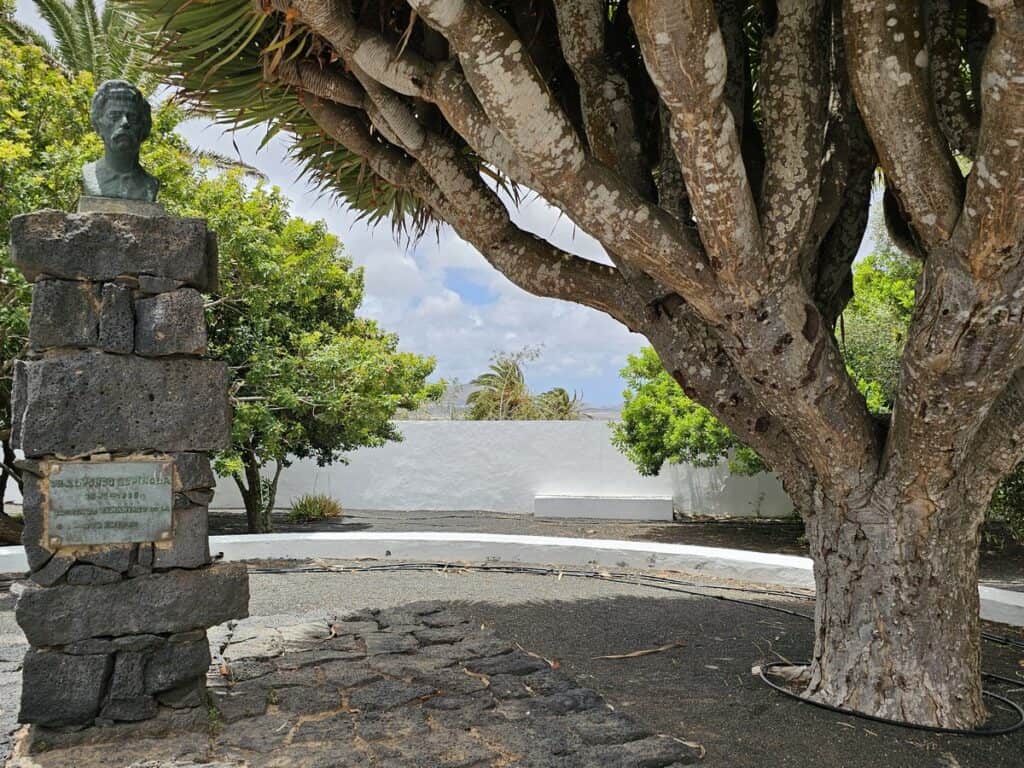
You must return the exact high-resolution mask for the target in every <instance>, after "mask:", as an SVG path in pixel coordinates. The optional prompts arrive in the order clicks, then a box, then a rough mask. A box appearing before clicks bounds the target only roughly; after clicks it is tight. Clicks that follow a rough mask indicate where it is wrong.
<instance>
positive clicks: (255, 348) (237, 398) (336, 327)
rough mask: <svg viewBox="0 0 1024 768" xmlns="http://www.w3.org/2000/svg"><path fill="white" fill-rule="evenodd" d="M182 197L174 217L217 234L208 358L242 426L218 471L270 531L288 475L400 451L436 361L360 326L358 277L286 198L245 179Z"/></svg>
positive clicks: (253, 521) (255, 526)
mask: <svg viewBox="0 0 1024 768" xmlns="http://www.w3.org/2000/svg"><path fill="white" fill-rule="evenodd" d="M186 186H187V187H188V188H187V190H184V189H183V190H181V191H180V192H179V193H172V194H173V196H174V199H175V202H174V204H173V206H172V209H173V210H174V211H175V212H176V213H179V214H180V215H188V216H202V217H203V218H205V219H206V220H207V222H208V226H209V227H210V228H211V229H212V230H213V231H215V232H218V233H219V237H218V244H219V249H220V288H219V291H218V294H217V296H216V298H215V300H214V301H213V302H212V304H211V306H210V308H209V310H208V312H207V316H208V317H207V320H208V326H209V332H210V341H209V354H210V355H211V356H212V357H215V358H217V359H220V360H224V361H226V362H227V363H228V366H229V367H230V369H231V372H232V400H233V403H234V412H235V415H234V421H233V423H232V447H231V449H230V450H229V451H228V452H226V453H224V454H222V455H221V456H220V457H219V458H218V461H217V470H218V472H220V473H221V474H229V475H231V476H232V477H234V478H235V480H236V482H237V483H238V486H239V489H240V490H241V492H242V496H243V498H244V499H245V503H246V510H247V512H248V513H249V517H250V529H252V530H260V531H269V530H270V525H271V524H270V512H271V511H272V510H273V507H274V503H275V495H276V482H277V478H278V477H279V475H280V472H281V470H282V469H283V468H284V467H287V466H288V465H289V464H290V463H291V462H292V461H293V460H294V459H296V458H300V459H301V458H307V457H309V458H314V459H315V460H316V461H317V462H318V463H320V464H329V463H332V462H335V461H339V460H342V461H343V460H344V458H343V457H344V454H345V453H346V452H348V451H352V450H354V449H356V448H359V447H363V446H367V447H368V446H378V445H383V444H384V443H385V442H388V441H390V440H401V439H402V438H401V433H400V432H399V430H398V428H397V427H396V425H395V424H394V422H393V421H392V417H393V416H394V415H395V412H396V411H397V410H399V409H407V410H414V409H415V408H417V407H419V406H420V405H421V404H422V403H423V402H424V401H425V400H427V399H431V398H436V397H437V396H439V395H440V393H441V389H442V385H441V384H428V383H427V381H426V380H427V378H428V377H429V376H430V374H431V373H432V372H433V370H434V361H433V359H432V358H424V357H420V356H418V355H414V354H412V353H409V352H400V351H399V350H398V337H397V336H396V335H394V334H392V333H387V332H385V331H383V330H382V329H380V328H379V327H378V326H377V324H376V323H375V322H373V321H371V320H367V319H365V318H361V317H358V316H357V314H356V311H357V309H358V308H359V305H360V304H361V302H362V299H363V273H362V270H361V269H355V268H353V266H352V262H351V261H350V260H349V259H348V258H347V257H345V256H344V255H343V251H342V248H341V244H340V243H339V242H338V240H337V238H336V237H334V236H333V235H331V234H329V233H328V232H327V231H326V230H325V228H324V225H323V224H322V223H310V222H307V221H304V220H303V219H301V218H298V217H294V216H291V215H289V213H288V205H287V202H286V201H285V199H284V198H283V197H282V195H281V194H280V192H279V191H277V190H275V189H266V188H264V187H263V186H262V185H258V186H257V187H256V188H255V189H252V190H250V189H248V188H247V187H246V185H245V184H243V182H242V178H241V176H240V172H238V171H235V172H229V173H227V174H224V175H221V176H218V177H214V178H207V179H203V180H201V181H200V182H199V183H198V184H197V183H189V184H186ZM165 194H166V191H165ZM267 464H270V465H271V467H272V470H271V478H270V480H269V482H265V481H264V479H263V478H262V476H261V472H260V470H261V469H262V468H263V467H264V465H267Z"/></svg>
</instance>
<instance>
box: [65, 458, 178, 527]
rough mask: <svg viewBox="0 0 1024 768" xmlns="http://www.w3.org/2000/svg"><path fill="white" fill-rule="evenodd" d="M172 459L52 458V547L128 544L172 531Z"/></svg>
mask: <svg viewBox="0 0 1024 768" xmlns="http://www.w3.org/2000/svg"><path fill="white" fill-rule="evenodd" d="M172 476H173V462H170V461H105V462H53V463H52V464H51V465H50V477H49V485H50V493H49V509H48V514H47V536H48V537H49V541H50V545H51V546H61V547H67V546H75V545H79V544H129V543H134V542H145V541H160V540H161V539H167V538H169V537H170V536H171V524H172V516H171V510H172V508H173V503H174V502H173V493H172V488H171V482H172Z"/></svg>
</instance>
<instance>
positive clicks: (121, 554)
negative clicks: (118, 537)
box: [78, 544, 135, 573]
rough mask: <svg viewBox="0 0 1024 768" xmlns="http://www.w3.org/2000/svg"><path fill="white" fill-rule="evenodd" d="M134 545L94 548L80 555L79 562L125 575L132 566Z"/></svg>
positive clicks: (81, 552)
mask: <svg viewBox="0 0 1024 768" xmlns="http://www.w3.org/2000/svg"><path fill="white" fill-rule="evenodd" d="M134 549H135V545H133V544H111V545H110V546H104V547H94V548H92V549H89V550H87V551H80V552H79V553H78V560H79V562H82V563H89V564H90V565H98V566H99V567H100V568H109V569H110V570H112V571H117V572H118V573H124V572H125V571H127V570H128V569H129V568H130V567H131V565H132V553H133V551H134Z"/></svg>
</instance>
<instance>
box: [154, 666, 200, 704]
mask: <svg viewBox="0 0 1024 768" xmlns="http://www.w3.org/2000/svg"><path fill="white" fill-rule="evenodd" d="M156 698H157V701H159V702H160V703H161V704H163V705H164V706H165V707H171V708H173V709H184V708H186V707H198V706H200V705H202V704H205V703H206V675H205V674H204V675H203V677H199V678H196V679H195V680H190V681H189V682H187V683H184V684H183V685H179V686H177V687H176V688H171V689H170V690H169V691H163V692H162V693H158V694H157V696H156Z"/></svg>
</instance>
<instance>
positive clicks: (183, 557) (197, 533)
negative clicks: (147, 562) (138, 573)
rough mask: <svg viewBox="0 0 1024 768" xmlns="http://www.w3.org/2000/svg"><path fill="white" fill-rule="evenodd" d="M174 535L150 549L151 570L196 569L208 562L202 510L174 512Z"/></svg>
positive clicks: (186, 508)
mask: <svg viewBox="0 0 1024 768" xmlns="http://www.w3.org/2000/svg"><path fill="white" fill-rule="evenodd" d="M172 514H173V532H174V536H173V538H172V539H171V541H169V542H159V543H157V544H156V546H155V547H154V559H153V567H154V568H198V567H199V566H201V565H206V564H207V563H208V562H210V539H209V537H208V536H207V510H206V507H198V506H190V507H185V508H184V509H175V510H174V512H173V513H172Z"/></svg>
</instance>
